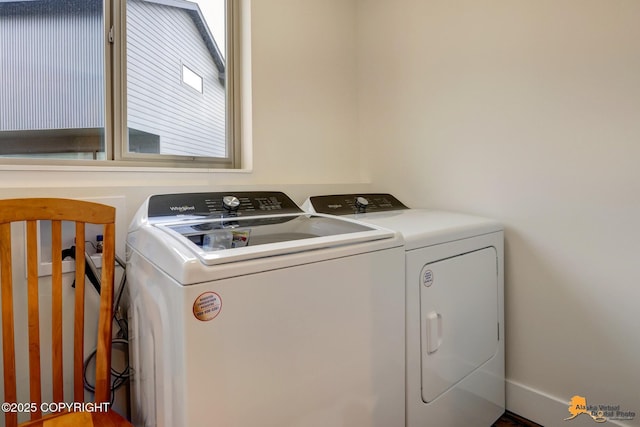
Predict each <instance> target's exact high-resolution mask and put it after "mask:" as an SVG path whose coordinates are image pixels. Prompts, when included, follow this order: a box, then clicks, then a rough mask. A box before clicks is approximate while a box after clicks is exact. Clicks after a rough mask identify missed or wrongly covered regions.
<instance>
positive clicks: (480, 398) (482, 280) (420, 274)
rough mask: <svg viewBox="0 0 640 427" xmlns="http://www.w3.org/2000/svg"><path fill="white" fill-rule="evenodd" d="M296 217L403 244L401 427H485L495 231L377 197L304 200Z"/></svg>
mask: <svg viewBox="0 0 640 427" xmlns="http://www.w3.org/2000/svg"><path fill="white" fill-rule="evenodd" d="M303 208H304V209H306V210H307V211H309V212H321V213H326V214H333V215H340V216H342V217H348V218H351V219H355V220H358V221H360V222H362V223H364V224H368V225H376V226H380V227H384V228H388V229H390V230H394V231H398V232H400V233H402V235H403V237H404V241H405V254H406V259H405V274H406V283H405V286H406V316H407V317H406V334H407V339H406V360H407V366H406V393H407V394H406V399H407V400H406V414H407V418H406V425H407V426H408V427H426V426H434V427H444V426H450V427H462V426H465V427H468V426H478V427H488V426H490V425H492V424H493V422H494V421H495V420H496V419H498V418H499V417H500V416H501V415H502V413H503V412H504V410H505V379H504V274H503V269H504V267H503V265H504V261H503V259H504V257H503V253H504V249H503V227H502V226H501V224H499V223H498V222H496V221H493V220H490V219H485V218H479V217H475V216H469V215H464V214H458V213H451V212H442V211H434V210H426V209H410V208H408V207H407V206H405V205H404V204H403V203H401V202H400V201H399V200H398V199H396V198H395V197H394V196H392V195H390V194H379V193H376V194H342V195H326V196H316V197H310V198H309V199H307V201H306V202H305V204H304V205H303Z"/></svg>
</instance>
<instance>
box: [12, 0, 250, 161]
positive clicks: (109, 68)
mask: <svg viewBox="0 0 640 427" xmlns="http://www.w3.org/2000/svg"><path fill="white" fill-rule="evenodd" d="M204 1H207V0H204ZM224 1H225V5H226V25H227V29H226V36H227V37H226V49H225V50H226V53H225V56H226V58H225V62H226V63H225V78H226V101H225V102H226V106H225V108H226V118H225V121H226V122H225V130H226V152H227V156H226V157H224V158H220V157H204V156H203V157H199V156H179V155H167V154H155V153H154V154H151V153H133V152H128V126H127V105H126V104H127V84H126V83H127V69H126V68H127V67H126V63H127V61H126V54H127V47H126V43H127V40H126V3H127V0H103V21H104V28H103V31H104V47H105V49H104V55H105V58H104V95H105V98H104V99H105V105H104V108H105V109H104V114H105V116H104V141H105V147H104V150H105V157H104V159H99V160H95V159H94V160H81V159H73V160H66V159H59V158H51V159H47V158H38V157H33V158H29V157H0V168H1V167H2V165H21V164H22V165H41V166H79V167H83V168H84V167H87V166H89V167H96V168H97V169H100V168H105V167H125V168H127V167H134V168H137V167H140V168H142V169H145V168H154V167H156V168H173V169H176V170H177V169H186V170H188V169H194V171H196V170H202V169H204V168H207V169H230V170H233V169H240V168H241V167H242V165H241V155H240V147H241V143H242V141H241V139H240V137H241V132H240V129H241V117H240V112H241V111H242V110H243V109H242V106H241V105H240V99H241V96H240V80H241V78H240V66H239V65H240V64H239V61H240V59H241V57H242V53H241V52H240V47H241V46H242V43H241V41H240V35H241V26H240V24H241V22H240V19H241V18H240V16H241V14H242V9H241V7H242V3H243V1H242V0H224ZM163 2H165V3H166V4H167V5H168V6H172V5H173V0H163Z"/></svg>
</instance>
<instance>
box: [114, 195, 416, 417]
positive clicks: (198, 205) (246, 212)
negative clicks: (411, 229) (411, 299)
mask: <svg viewBox="0 0 640 427" xmlns="http://www.w3.org/2000/svg"><path fill="white" fill-rule="evenodd" d="M403 269H404V250H403V246H402V239H401V237H400V236H399V234H397V233H394V232H391V231H389V230H386V229H383V228H381V227H377V226H373V225H371V226H367V225H363V224H361V223H358V222H355V221H352V220H348V219H340V218H336V217H332V216H328V215H323V214H307V213H304V212H303V211H302V210H301V209H300V208H299V207H298V206H296V205H295V204H294V203H293V202H292V201H291V199H289V198H288V197H287V196H286V195H284V194H283V193H279V192H235V193H195V194H165V195H155V196H151V197H150V198H149V199H147V200H146V201H145V202H144V204H143V205H142V206H141V208H140V209H139V211H138V213H137V215H136V216H135V218H134V220H133V222H132V224H131V227H130V229H129V233H128V238H127V276H128V281H129V291H130V296H129V299H130V303H129V318H130V330H131V331H130V356H131V357H130V359H131V366H132V372H133V378H132V392H131V394H132V414H133V421H134V424H135V425H137V426H159V427H200V426H202V427H205V426H224V427H249V426H251V427H254V426H260V427H321V426H322V427H326V426H332V427H402V426H404V425H405V411H404V393H405V391H404V381H403V375H404V370H405V359H404V339H405V335H404V317H405V313H404V291H403V289H402V288H398V287H397V286H395V281H396V277H397V275H402V273H403Z"/></svg>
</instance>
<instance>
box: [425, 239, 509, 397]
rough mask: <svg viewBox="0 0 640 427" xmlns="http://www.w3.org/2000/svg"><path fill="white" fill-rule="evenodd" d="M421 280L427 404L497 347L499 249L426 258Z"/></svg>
mask: <svg viewBox="0 0 640 427" xmlns="http://www.w3.org/2000/svg"><path fill="white" fill-rule="evenodd" d="M420 283H421V285H420V324H421V338H420V340H421V346H422V399H423V400H424V401H425V402H427V403H428V402H431V401H433V400H434V399H435V398H437V397H438V396H439V395H441V394H442V393H444V392H445V391H447V390H448V389H450V388H451V387H453V386H454V385H455V384H456V383H458V382H459V381H460V380H462V379H463V378H464V377H465V376H467V375H469V374H470V373H471V372H473V371H474V370H476V369H478V368H479V367H480V366H481V365H482V364H484V363H485V362H486V361H488V360H489V359H491V357H492V356H493V355H494V354H495V353H496V351H497V349H498V275H497V253H496V250H495V248H493V247H489V248H484V249H480V250H477V251H474V252H469V253H466V254H462V255H458V256H454V257H451V258H446V259H442V260H439V261H436V262H431V263H428V264H426V265H424V267H423V268H422V271H421V272H420Z"/></svg>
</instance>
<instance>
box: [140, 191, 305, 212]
mask: <svg viewBox="0 0 640 427" xmlns="http://www.w3.org/2000/svg"><path fill="white" fill-rule="evenodd" d="M299 212H302V209H300V208H299V207H298V205H296V204H295V203H294V202H293V200H291V199H290V198H289V196H287V195H286V194H284V193H282V192H277V191H235V192H234V191H230V192H224V193H223V192H215V193H180V194H158V195H155V196H151V197H150V198H149V208H148V212H147V215H148V216H149V218H153V217H161V216H178V215H201V216H204V217H207V216H218V217H219V216H256V215H273V214H288V213H299Z"/></svg>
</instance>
